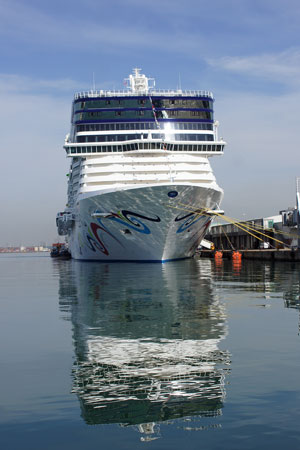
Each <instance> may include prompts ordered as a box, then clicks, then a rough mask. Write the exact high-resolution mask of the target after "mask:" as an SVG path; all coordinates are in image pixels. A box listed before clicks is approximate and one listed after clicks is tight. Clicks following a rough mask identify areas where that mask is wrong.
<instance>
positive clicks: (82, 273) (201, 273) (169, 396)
mask: <svg viewBox="0 0 300 450" xmlns="http://www.w3.org/2000/svg"><path fill="white" fill-rule="evenodd" d="M211 264H212V262H211V261H210V260H207V261H201V263H200V261H197V260H189V261H182V262H174V263H168V264H165V265H161V264H101V263H100V264H99V263H88V262H79V261H70V262H67V263H62V264H61V265H59V266H58V267H59V274H60V308H61V310H62V311H66V312H67V313H68V314H69V316H70V315H71V320H72V323H73V338H74V347H75V355H76V357H75V361H76V362H75V364H74V368H73V392H74V393H76V394H77V395H78V398H79V400H80V405H81V410H82V417H83V418H84V420H85V422H86V423H88V424H111V423H118V424H120V425H122V426H130V425H132V426H135V427H136V428H137V429H138V430H139V431H140V432H141V433H142V435H141V440H152V439H156V438H158V437H159V435H160V430H159V423H161V422H170V421H174V420H175V419H179V418H182V419H183V418H184V419H185V421H186V422H188V423H186V425H187V426H186V429H191V428H193V427H191V426H190V425H193V423H192V422H193V420H192V419H195V418H197V419H199V420H198V422H199V421H200V419H201V418H203V417H214V418H215V417H217V416H219V415H220V414H221V411H222V407H223V402H224V398H225V388H224V379H225V374H226V370H228V368H229V364H230V355H229V353H228V351H222V350H220V349H219V348H218V347H219V343H220V341H221V340H222V339H223V338H224V337H225V335H226V316H225V311H224V307H223V306H222V304H221V303H220V302H219V301H218V298H217V297H216V293H215V292H214V290H213V288H212V279H211ZM215 420H216V419H214V420H213V423H212V424H211V425H209V426H212V427H216V426H218V424H217V423H215ZM184 427H185V426H184ZM196 428H197V427H194V428H193V429H196ZM198 428H199V429H201V428H202V426H200V427H198Z"/></svg>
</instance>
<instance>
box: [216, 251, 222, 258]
mask: <svg viewBox="0 0 300 450" xmlns="http://www.w3.org/2000/svg"><path fill="white" fill-rule="evenodd" d="M215 258H216V259H221V258H223V252H220V251H217V252H216V253H215Z"/></svg>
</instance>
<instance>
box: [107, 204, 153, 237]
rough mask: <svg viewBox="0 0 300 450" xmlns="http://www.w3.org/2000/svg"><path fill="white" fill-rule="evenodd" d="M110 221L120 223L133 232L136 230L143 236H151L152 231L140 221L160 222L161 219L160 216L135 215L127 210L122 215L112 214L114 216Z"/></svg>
mask: <svg viewBox="0 0 300 450" xmlns="http://www.w3.org/2000/svg"><path fill="white" fill-rule="evenodd" d="M109 219H110V220H113V221H115V222H119V223H121V224H122V225H126V226H127V227H128V228H131V229H132V230H135V231H137V232H139V233H143V234H150V233H151V231H150V229H149V228H148V227H147V225H145V224H144V223H143V222H142V221H141V220H139V219H144V220H149V221H150V222H160V218H159V217H158V216H155V217H154V218H153V217H146V216H142V215H141V214H138V213H134V212H132V211H127V210H126V209H123V210H122V211H121V214H120V213H118V214H114V213H112V215H111V216H110V217H109Z"/></svg>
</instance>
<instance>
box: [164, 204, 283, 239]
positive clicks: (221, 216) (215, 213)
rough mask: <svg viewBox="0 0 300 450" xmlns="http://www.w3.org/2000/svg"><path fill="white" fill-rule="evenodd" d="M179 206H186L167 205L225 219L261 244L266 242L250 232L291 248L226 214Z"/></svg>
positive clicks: (198, 214)
mask: <svg viewBox="0 0 300 450" xmlns="http://www.w3.org/2000/svg"><path fill="white" fill-rule="evenodd" d="M178 204H179V205H182V206H184V208H182V207H181V208H178V206H173V205H167V206H168V207H170V208H175V209H180V210H181V211H182V210H184V211H187V212H191V213H194V214H196V215H197V216H200V215H206V216H211V215H215V216H217V217H220V218H221V219H223V220H224V221H225V220H226V221H228V222H230V223H232V224H233V225H234V226H236V227H237V228H239V229H241V230H242V231H245V232H246V233H248V234H250V235H251V236H253V237H254V238H255V239H258V240H259V241H261V242H264V240H263V239H262V238H260V237H259V236H257V235H255V234H253V233H251V232H250V231H249V230H251V231H254V232H256V233H258V234H260V235H262V236H264V237H267V238H268V239H272V240H273V241H275V242H278V243H279V244H283V245H285V246H289V244H286V243H285V242H283V241H280V240H279V239H276V238H274V237H272V236H269V235H267V234H265V233H263V232H261V231H259V230H257V229H255V228H253V226H249V225H245V223H243V225H241V222H237V221H236V220H232V219H231V218H230V217H228V216H225V215H224V214H219V213H217V212H212V213H209V214H208V213H207V211H208V209H207V208H202V209H200V210H199V209H197V210H196V211H195V209H191V208H190V207H187V205H183V204H182V203H178Z"/></svg>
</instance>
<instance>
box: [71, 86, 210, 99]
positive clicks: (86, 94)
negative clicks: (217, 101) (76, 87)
mask: <svg viewBox="0 0 300 450" xmlns="http://www.w3.org/2000/svg"><path fill="white" fill-rule="evenodd" d="M147 95H166V96H173V95H176V96H182V97H209V98H211V99H213V98H214V97H213V93H212V92H210V91H197V90H181V89H153V90H149V91H145V92H132V91H128V90H127V91H126V90H111V91H104V90H99V91H97V90H96V91H95V90H90V91H82V92H76V94H75V95H74V99H75V100H78V99H80V98H98V97H118V96H120V97H128V96H130V97H131V96H133V97H141V96H147Z"/></svg>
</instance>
